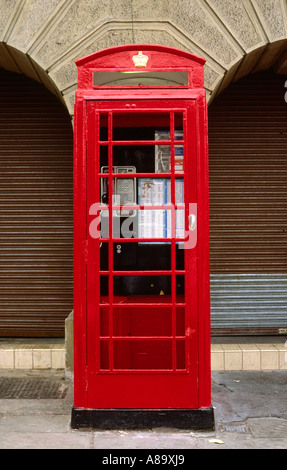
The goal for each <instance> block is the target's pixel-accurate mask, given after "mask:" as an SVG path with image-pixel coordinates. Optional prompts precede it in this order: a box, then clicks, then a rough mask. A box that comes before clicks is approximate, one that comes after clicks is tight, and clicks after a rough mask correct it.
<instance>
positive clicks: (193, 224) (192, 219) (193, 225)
mask: <svg viewBox="0 0 287 470" xmlns="http://www.w3.org/2000/svg"><path fill="white" fill-rule="evenodd" d="M188 228H189V230H195V229H196V216H195V215H194V214H190V215H189V216H188Z"/></svg>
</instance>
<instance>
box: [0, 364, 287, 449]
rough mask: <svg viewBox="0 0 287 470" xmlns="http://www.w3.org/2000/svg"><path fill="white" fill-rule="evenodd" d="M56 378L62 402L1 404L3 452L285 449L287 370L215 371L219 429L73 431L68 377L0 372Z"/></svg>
mask: <svg viewBox="0 0 287 470" xmlns="http://www.w3.org/2000/svg"><path fill="white" fill-rule="evenodd" d="M23 375H24V376H26V377H33V376H34V377H36V376H40V377H53V378H56V379H59V380H62V381H63V383H64V385H65V386H67V387H68V391H67V394H66V396H65V397H64V398H56V399H35V398H34V399H30V398H28V399H23V398H22V399H20V398H1V399H0V449H107V450H108V449H110V450H113V449H123V450H124V449H163V450H165V449H170V450H172V449H286V448H287V370H282V371H229V372H212V404H213V406H214V409H215V430H214V431H208V432H206V431H205V432H203V431H202V432H201V431H192V430H189V429H186V430H176V429H166V428H157V429H147V430H124V429H123V430H120V431H119V430H115V431H111V430H107V431H102V430H101V431H99V430H90V429H87V430H73V429H71V427H70V420H71V408H72V405H73V383H72V381H71V380H69V379H66V378H65V376H64V372H59V371H58V372H56V371H38V372H37V371H33V372H31V371H18V372H17V371H0V379H1V377H3V376H6V377H16V376H18V377H20V376H23Z"/></svg>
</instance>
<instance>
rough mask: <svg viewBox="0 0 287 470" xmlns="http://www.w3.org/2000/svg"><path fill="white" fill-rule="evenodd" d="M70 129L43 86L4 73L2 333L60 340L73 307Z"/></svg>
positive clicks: (0, 97) (0, 93)
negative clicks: (59, 337)
mask: <svg viewBox="0 0 287 470" xmlns="http://www.w3.org/2000/svg"><path fill="white" fill-rule="evenodd" d="M72 145H73V137H72V126H71V122H70V118H69V115H68V113H67V112H66V110H65V108H64V106H63V105H62V104H61V103H60V102H59V100H58V99H57V98H56V97H55V96H54V95H52V94H51V93H49V92H48V91H47V90H46V89H45V88H44V87H43V86H42V85H40V84H38V83H36V82H35V81H33V80H31V79H29V78H27V77H25V76H23V75H18V74H14V73H10V72H6V71H4V70H1V71H0V336H22V337H33V336H34V337H35V336H50V337H53V336H63V335H64V320H65V318H66V317H67V316H68V315H69V313H70V311H71V309H72V205H73V201H72V184H73V183H72V159H73V157H72Z"/></svg>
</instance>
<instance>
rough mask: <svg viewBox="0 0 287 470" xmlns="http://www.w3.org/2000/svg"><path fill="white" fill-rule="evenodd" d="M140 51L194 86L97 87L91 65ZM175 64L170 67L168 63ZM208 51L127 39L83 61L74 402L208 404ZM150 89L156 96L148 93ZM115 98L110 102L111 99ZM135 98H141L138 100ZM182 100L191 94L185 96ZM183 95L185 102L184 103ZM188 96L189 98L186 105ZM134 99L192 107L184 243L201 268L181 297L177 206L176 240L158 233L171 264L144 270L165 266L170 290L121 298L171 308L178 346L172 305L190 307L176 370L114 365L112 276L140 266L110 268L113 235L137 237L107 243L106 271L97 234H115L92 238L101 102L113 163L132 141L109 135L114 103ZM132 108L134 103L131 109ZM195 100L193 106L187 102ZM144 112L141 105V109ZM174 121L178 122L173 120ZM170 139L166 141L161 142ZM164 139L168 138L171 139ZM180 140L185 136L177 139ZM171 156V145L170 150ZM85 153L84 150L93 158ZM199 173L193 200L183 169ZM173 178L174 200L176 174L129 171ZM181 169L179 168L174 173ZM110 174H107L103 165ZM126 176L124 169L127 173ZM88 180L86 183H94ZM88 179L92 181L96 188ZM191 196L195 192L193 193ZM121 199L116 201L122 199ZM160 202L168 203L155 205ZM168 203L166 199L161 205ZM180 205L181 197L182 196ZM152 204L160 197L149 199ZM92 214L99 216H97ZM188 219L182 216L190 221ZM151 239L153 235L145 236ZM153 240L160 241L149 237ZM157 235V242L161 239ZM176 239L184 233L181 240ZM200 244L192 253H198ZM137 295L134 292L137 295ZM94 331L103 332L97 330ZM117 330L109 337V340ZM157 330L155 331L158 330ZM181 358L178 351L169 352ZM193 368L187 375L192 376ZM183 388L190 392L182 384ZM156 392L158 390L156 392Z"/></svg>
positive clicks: (190, 261) (100, 66)
mask: <svg viewBox="0 0 287 470" xmlns="http://www.w3.org/2000/svg"><path fill="white" fill-rule="evenodd" d="M139 50H141V51H143V53H144V54H147V55H148V56H149V70H159V69H160V70H166V69H169V70H188V71H189V87H188V88H186V87H182V88H180V87H176V88H170V87H161V88H158V87H157V88H156V89H153V91H152V94H151V90H150V88H149V87H145V88H134V87H133V88H132V89H127V88H124V89H108V88H104V89H95V87H93V85H92V72H93V71H95V70H136V69H135V67H133V66H132V65H131V64H132V62H131V58H132V56H133V55H134V54H137V53H138V51H139ZM171 64H172V66H171ZM203 64H204V59H201V58H197V57H195V56H193V55H191V54H188V53H186V52H183V51H178V50H176V49H172V48H168V47H163V46H153V45H129V46H122V47H118V48H112V49H110V50H106V51H101V52H99V53H95V54H92V55H91V56H88V57H86V58H83V59H80V60H79V61H77V66H78V72H79V80H78V90H77V93H76V104H75V146H74V178H75V180H74V181H75V182H74V384H75V385H74V395H75V397H74V400H75V401H74V403H75V407H77V408H139V409H142V408H208V407H210V404H211V383H210V382H211V381H210V317H209V310H210V305H209V230H208V226H209V214H208V156H207V155H208V153H207V115H206V101H205V91H204V87H203ZM151 96H152V98H153V99H152V100H151ZM111 100H112V101H111ZM134 100H136V101H134ZM184 100H186V102H184ZM180 102H181V104H179V103H180ZM183 102H184V104H183ZM135 103H136V104H137V106H139V108H140V109H141V110H148V111H149V112H150V111H151V110H152V109H154V110H155V111H156V110H157V109H160V110H161V111H164V110H166V109H167V110H168V112H170V113H171V114H170V115H171V116H173V112H174V110H177V109H181V110H182V109H185V110H189V111H188V112H189V113H191V114H190V117H189V119H191V116H193V117H192V119H191V121H192V120H193V123H194V124H192V122H190V123H189V124H190V125H191V127H192V125H194V131H193V134H192V133H191V132H190V128H189V132H188V134H187V138H188V146H189V147H190V148H192V145H193V143H192V142H191V140H192V139H194V141H193V142H195V143H196V145H195V147H194V150H193V151H192V152H191V154H190V155H188V158H187V156H186V155H185V165H190V166H189V167H186V166H185V172H184V177H185V181H186V182H185V207H187V206H188V202H192V203H197V246H196V249H195V250H194V249H192V250H186V264H185V275H186V276H187V279H188V278H189V279H192V277H191V275H193V276H194V274H195V275H196V279H197V282H196V283H194V282H193V283H192V285H191V286H190V288H191V290H190V291H189V293H188V295H187V296H186V299H185V302H176V298H175V276H176V274H183V273H184V272H183V271H176V266H175V249H174V248H175V243H176V240H175V236H174V235H175V232H174V230H175V211H172V220H173V224H172V226H173V227H174V228H173V233H172V235H173V236H172V237H171V239H170V240H169V239H166V238H165V239H163V240H162V241H164V242H167V241H170V242H171V253H172V258H171V269H170V270H169V271H158V272H157V271H151V272H150V271H145V272H138V274H139V275H146V274H151V273H152V274H158V275H160V274H168V275H170V276H171V278H172V284H173V288H172V298H171V299H164V301H163V299H160V302H158V303H156V304H154V303H153V302H152V300H154V299H149V298H145V299H143V300H145V301H143V302H142V303H141V302H138V301H137V302H135V299H132V298H130V299H128V302H126V303H125V307H126V308H128V309H132V308H133V307H135V306H137V307H138V308H143V307H146V308H149V305H150V306H153V305H156V308H159V309H163V311H164V309H165V308H166V307H169V308H171V309H172V312H173V313H172V318H173V320H172V335H171V336H167V337H164V336H160V337H159V338H157V339H160V340H163V341H172V345H173V346H172V347H173V351H175V341H176V340H175V338H178V339H181V337H177V336H176V324H175V309H176V307H180V306H181V307H185V308H186V311H187V312H189V314H190V315H191V316H192V321H191V323H190V325H189V327H190V330H189V331H188V334H187V338H188V340H187V341H190V338H191V337H192V338H193V341H191V342H190V343H191V345H190V346H189V347H188V348H187V352H188V353H189V354H190V352H192V354H191V356H190V361H191V364H190V369H188V370H185V371H181V370H176V364H175V359H173V364H172V370H171V371H166V370H164V371H162V370H156V369H155V370H144V371H143V370H132V372H131V373H129V372H128V371H127V370H119V369H116V370H112V369H111V366H112V365H113V364H112V357H113V354H112V348H113V345H114V343H113V341H114V340H115V339H114V338H113V334H114V331H113V315H112V313H113V309H115V308H118V307H119V306H122V305H123V304H122V303H121V302H122V300H123V299H117V298H114V297H113V276H114V275H121V274H125V275H131V274H135V272H134V271H128V272H122V271H116V270H114V269H113V252H112V249H113V245H112V244H113V242H117V241H120V242H121V243H123V242H125V243H133V242H137V241H139V239H128V240H126V239H122V238H121V239H117V238H113V239H112V241H111V242H110V243H109V266H108V268H109V269H108V271H102V272H101V273H100V272H99V267H100V259H99V253H100V243H101V242H109V239H102V240H100V238H98V239H91V237H89V231H88V229H89V222H90V221H91V218H89V216H88V215H87V209H88V208H89V207H90V206H91V204H93V203H95V202H96V201H95V199H94V197H95V195H99V191H100V188H99V184H100V178H101V177H103V175H101V174H100V172H99V168H98V169H97V171H95V166H94V164H95V160H94V158H95V149H96V148H97V146H98V145H100V144H101V143H100V140H99V135H98V133H97V132H96V131H95V130H96V129H97V122H96V119H97V117H96V116H97V112H98V110H99V109H101V110H107V112H108V113H109V120H110V126H109V129H110V131H109V132H110V133H109V138H108V140H109V142H108V146H109V149H110V150H109V165H110V168H112V152H111V149H112V145H115V144H118V145H129V144H130V143H133V142H130V141H119V142H118V141H112V135H111V129H112V126H111V124H112V121H111V120H112V113H113V111H114V110H115V109H117V110H119V109H120V110H121V111H126V110H127V108H126V107H124V106H125V105H129V104H130V105H132V104H135ZM130 109H131V108H130ZM191 109H193V111H190V110H191ZM137 111H138V108H137ZM171 129H173V126H171ZM168 142H169V143H171V145H174V137H173V136H172V135H171V139H170V141H168ZM137 143H140V144H142V145H153V144H154V141H144V142H137ZM160 143H161V144H164V143H165V142H164V141H161V142H160ZM166 143H167V142H166ZM176 143H177V144H178V143H180V142H179V141H176ZM172 155H173V157H172V158H174V152H172ZM87 156H88V159H87ZM191 174H193V175H194V177H196V181H195V183H194V184H195V189H196V193H197V200H194V195H191V194H190V192H189V191H190V188H191V185H188V184H187V181H189V180H186V178H190V175H191ZM141 176H144V177H148V176H150V177H157V176H158V177H160V178H162V177H165V176H166V177H169V178H171V182H172V183H171V185H172V187H171V194H172V200H171V206H172V204H173V203H175V200H174V182H175V179H174V178H175V174H174V172H173V174H172V175H171V174H170V173H168V174H163V173H160V174H153V173H152V174H147V173H136V174H132V175H131V177H141ZM176 176H180V174H179V175H178V174H176ZM105 177H107V174H105ZM114 177H119V174H113V173H109V174H108V178H109V182H110V184H109V192H110V194H109V196H110V197H109V200H110V201H111V200H112V184H111V182H112V179H113V178H114ZM125 177H126V175H125ZM89 188H90V189H89ZM91 188H93V190H92V191H91ZM192 198H193V199H192ZM115 208H116V207H115V206H113V207H112V206H111V204H110V206H109V209H108V210H109V211H110V217H109V225H110V227H109V228H110V232H109V233H110V234H112V217H111V214H112V212H111V211H112V210H114V209H115ZM117 208H120V206H117ZM132 208H133V209H135V208H136V209H141V208H143V207H142V206H141V205H138V206H132ZM157 208H158V209H162V206H160V205H159V206H158V207H157ZM165 208H167V206H165ZM177 208H180V205H177ZM153 209H155V206H153ZM93 217H94V216H93ZM187 220H188V218H187V217H186V221H187ZM144 241H145V242H148V241H149V240H148V239H144ZM150 241H154V239H153V240H150ZM157 241H160V240H158V239H157ZM177 241H178V240H177ZM195 253H196V255H195ZM100 274H101V275H104V274H105V275H108V276H109V296H108V304H107V303H106V302H105V301H104V299H101V300H100V291H99V282H98V281H99V276H100ZM191 299H197V300H196V304H197V305H196V307H197V308H195V309H194V308H191V307H190V302H191ZM137 300H138V299H137ZM104 307H106V308H108V309H109V333H108V335H107V336H103V337H102V340H105V341H108V342H109V352H110V364H109V366H110V370H107V371H105V370H100V364H99V357H100V347H99V343H100V341H99V334H100V326H99V309H100V308H104ZM96 338H98V340H97V339H96ZM112 338H113V340H111V339H112ZM154 338H155V339H156V337H154ZM125 339H126V337H125V336H117V337H116V341H118V342H120V341H124V340H125ZM139 339H141V340H143V341H147V340H148V339H150V338H149V337H141V338H139V337H135V338H130V339H129V341H130V342H131V341H138V340H139ZM172 357H173V358H175V354H173V356H172ZM187 377H189V379H187ZM186 390H187V392H186ZM154 392H156V393H154Z"/></svg>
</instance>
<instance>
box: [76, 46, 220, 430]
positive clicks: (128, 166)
mask: <svg viewBox="0 0 287 470" xmlns="http://www.w3.org/2000/svg"><path fill="white" fill-rule="evenodd" d="M204 63H205V60H204V59H202V58H199V57H196V56H194V55H192V54H190V53H187V52H184V51H180V50H177V49H173V48H169V47H164V46H158V45H127V46H120V47H115V48H111V49H107V50H104V51H100V52H96V53H95V54H92V55H89V56H87V57H84V58H82V59H79V60H78V61H77V62H76V64H77V67H78V89H77V91H76V103H75V128H74V134H75V146H74V149H75V150H74V198H75V199H74V210H75V213H74V357H75V360H74V361H75V362H74V407H73V411H72V427H74V428H79V427H98V428H132V427H151V426H175V427H181V428H201V429H203V428H205V429H206V428H211V427H213V408H212V406H211V379H210V314H209V310H210V306H209V228H208V221H209V214H208V154H207V113H206V100H205V90H204V82H203V66H204Z"/></svg>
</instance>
